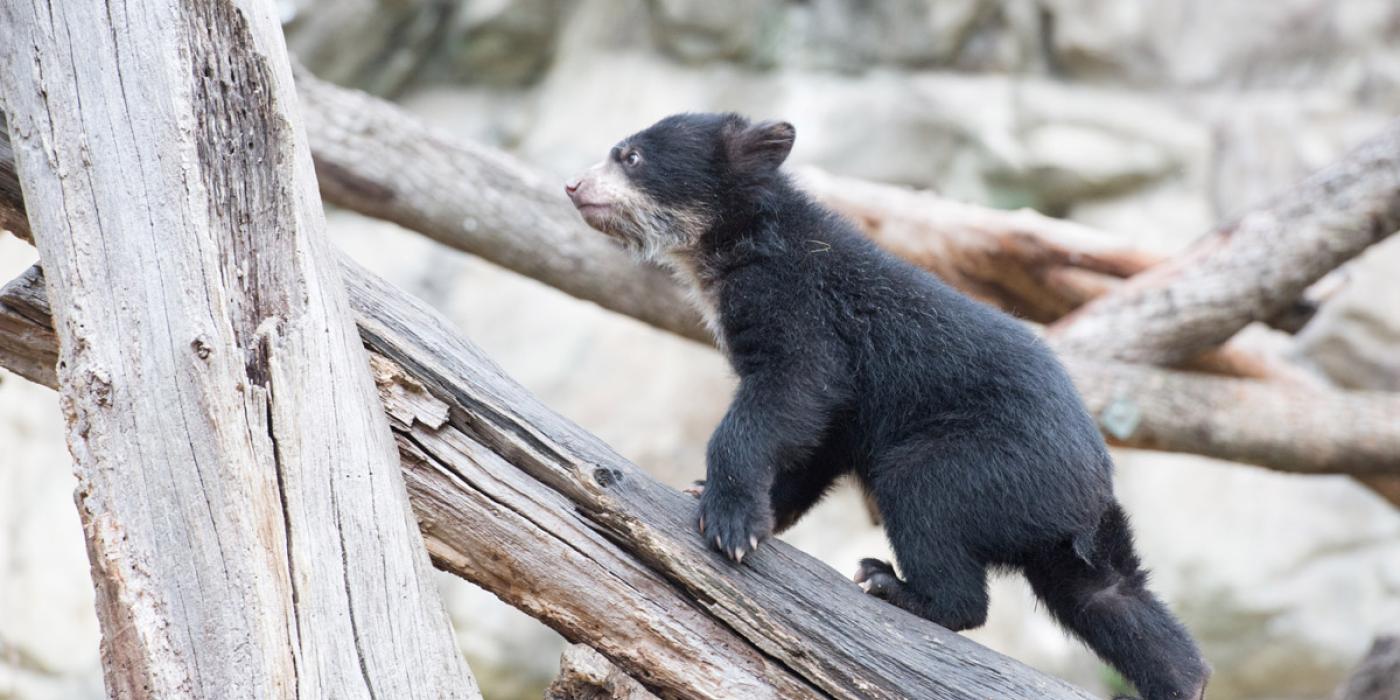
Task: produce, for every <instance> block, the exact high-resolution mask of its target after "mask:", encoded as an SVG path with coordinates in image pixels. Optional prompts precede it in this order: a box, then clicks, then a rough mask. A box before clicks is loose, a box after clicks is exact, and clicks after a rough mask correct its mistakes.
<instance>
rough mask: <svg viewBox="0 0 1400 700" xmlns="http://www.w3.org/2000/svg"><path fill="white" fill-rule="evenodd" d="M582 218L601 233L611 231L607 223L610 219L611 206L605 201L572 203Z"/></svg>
mask: <svg viewBox="0 0 1400 700" xmlns="http://www.w3.org/2000/svg"><path fill="white" fill-rule="evenodd" d="M574 208H576V209H578V213H579V215H580V216H582V217H583V220H584V221H586V222H588V225H589V226H592V227H593V228H595V229H598V230H599V231H602V232H603V233H611V232H610V231H609V230H608V229H609V228H610V227H609V226H608V223H609V222H610V221H612V218H613V216H612V212H613V206H612V205H611V204H608V203H605V202H579V203H577V204H575V205H574Z"/></svg>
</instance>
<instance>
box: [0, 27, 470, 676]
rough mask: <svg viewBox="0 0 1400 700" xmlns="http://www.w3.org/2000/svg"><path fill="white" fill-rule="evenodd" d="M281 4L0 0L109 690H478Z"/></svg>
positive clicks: (17, 151) (20, 152)
mask: <svg viewBox="0 0 1400 700" xmlns="http://www.w3.org/2000/svg"><path fill="white" fill-rule="evenodd" d="M273 10H274V8H273V5H272V3H271V2H266V1H262V0H211V1H209V2H197V3H182V2H174V1H173V0H171V1H166V2H144V3H131V4H129V5H128V4H125V3H121V2H116V3H99V2H90V1H87V0H75V1H73V2H62V3H52V4H50V3H40V2H32V3H31V2H14V3H4V4H2V5H0V26H3V27H4V30H5V36H6V40H5V42H4V43H3V44H0V88H2V89H0V92H3V103H4V110H5V112H6V114H7V116H8V119H9V122H8V128H9V133H10V136H11V141H10V143H11V144H12V145H13V148H14V156H15V162H16V164H17V165H18V168H17V170H18V175H19V179H20V180H21V181H22V182H23V184H24V192H25V195H26V197H27V201H28V203H29V204H30V205H32V207H33V210H32V211H30V212H28V216H29V224H30V226H31V227H32V234H33V239H34V241H35V242H36V243H37V246H38V248H39V254H40V258H41V260H43V262H44V264H45V270H46V271H47V273H48V279H47V283H48V292H49V293H50V294H51V295H52V299H53V300H54V302H55V303H54V304H53V312H54V313H53V317H54V325H55V329H56V337H57V339H58V341H59V348H60V349H61V352H60V355H59V358H58V361H57V372H56V374H54V375H53V376H52V378H53V379H56V381H57V383H58V386H59V388H60V390H61V394H62V397H61V398H62V406H63V411H64V415H65V418H66V421H67V425H68V446H69V449H70V451H71V452H72V454H73V458H74V470H75V473H76V476H77V492H76V501H77V505H78V509H79V513H80V515H81V518H82V521H83V525H84V531H85V533H86V534H87V538H88V539H87V544H88V554H89V559H90V562H91V565H92V575H93V581H94V584H95V586H96V589H97V612H98V620H99V623H100V625H101V629H102V635H103V636H102V658H103V668H104V675H105V681H106V685H107V692H108V694H109V695H110V696H111V697H116V698H197V697H231V698H236V697H249V698H283V697H337V698H372V697H376V696H377V697H394V698H442V697H461V698H470V697H479V693H478V692H477V690H476V687H475V683H474V681H473V680H472V678H471V675H470V673H469V672H468V670H467V669H466V667H465V664H464V663H463V662H462V660H461V658H460V655H459V654H458V653H457V650H456V645H455V643H454V639H453V636H452V633H451V629H450V626H449V624H448V620H447V616H446V614H445V611H444V610H443V608H442V603H441V601H440V600H438V598H437V592H436V589H435V588H434V586H433V583H432V579H431V576H430V573H431V571H430V569H429V561H428V558H427V555H426V552H425V549H424V547H423V545H422V539H421V537H420V535H419V532H418V529H417V527H416V523H415V522H414V520H413V514H412V511H411V510H410V508H409V504H408V500H407V497H406V493H405V490H404V483H403V480H402V476H401V473H400V471H399V470H398V469H397V468H396V465H397V452H396V450H395V445H394V442H393V437H392V433H391V432H390V430H389V428H388V425H387V422H386V421H385V419H384V416H383V414H382V412H381V410H380V406H379V404H378V402H377V400H376V398H377V397H376V393H375V389H374V384H373V382H372V381H371V379H370V376H369V373H368V371H367V369H366V359H365V357H366V356H365V352H364V350H363V348H362V346H361V344H360V342H359V339H358V336H357V335H356V330H355V326H354V323H353V319H352V317H351V313H350V309H349V306H348V301H347V298H346V294H345V290H344V285H343V281H342V279H341V271H340V268H339V266H338V264H337V254H336V252H335V251H334V250H333V249H331V248H330V246H329V243H328V242H327V240H326V237H325V234H324V230H323V229H324V221H323V217H322V212H321V205H320V202H319V198H318V196H317V192H316V185H315V177H314V171H313V167H312V163H311V157H310V152H309V150H308V149H307V147H306V145H305V142H304V137H303V135H302V130H301V123H300V116H299V114H298V108H297V99H296V94H295V91H294V89H293V86H292V81H291V77H292V76H291V70H290V66H289V65H288V62H287V58H286V49H285V47H284V46H283V43H282V36H281V29H280V27H279V25H278V22H277V18H276V16H275V13H274V11H273ZM12 194H13V193H12ZM18 211H21V210H19V209H16V208H13V207H11V208H9V209H6V210H5V213H4V214H3V216H5V217H6V218H7V221H6V225H7V226H9V225H11V224H12V223H13V222H12V221H9V220H8V219H9V218H10V217H12V216H14V215H16V213H17V212H18ZM7 308H11V309H12V308H13V307H7ZM53 338H54V336H45V335H43V334H42V333H40V334H39V335H38V336H35V337H32V338H30V339H31V340H34V339H39V340H45V341H49V340H52V339H53ZM51 367H54V365H53V364H52V363H49V364H47V365H44V364H42V363H36V360H35V358H30V360H29V361H27V362H26V366H25V368H24V369H22V371H26V372H31V373H40V374H46V373H47V369H48V368H51ZM410 659H411V663H410Z"/></svg>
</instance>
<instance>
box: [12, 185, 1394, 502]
mask: <svg viewBox="0 0 1400 700" xmlns="http://www.w3.org/2000/svg"><path fill="white" fill-rule="evenodd" d="M4 166H5V163H4V162H3V161H0V192H4V191H5V188H4V178H3V175H4V171H5V168H4ZM324 186H325V185H324V181H323V187H324ZM6 206H8V207H9V208H10V209H11V210H14V211H19V212H23V211H24V205H23V202H0V209H3V208H4V207H6ZM17 226H18V227H19V229H21V230H23V229H24V226H23V224H22V222H21V223H20V224H17ZM614 252H615V251H614ZM543 257H547V255H543ZM628 264H631V263H630V261H628ZM579 274H580V275H584V274H586V273H584V272H580V273H579ZM618 274H626V273H624V272H621V271H620V270H619V272H618ZM604 289H605V288H602V287H600V288H599V290H604ZM600 293H604V292H603V291H600ZM606 293H611V292H606ZM675 303H678V304H685V303H686V302H684V301H680V300H677V301H676V302H675ZM676 318H679V316H677V317H676ZM643 320H645V319H643ZM3 342H4V340H3V339H0V343H3ZM11 361H12V362H15V363H18V362H22V361H23V359H22V358H15V359H13V360H11ZM1070 364H1071V365H1072V366H1073V367H1074V368H1075V376H1076V381H1077V384H1078V386H1079V387H1080V391H1081V393H1083V394H1084V397H1085V400H1086V402H1087V403H1088V404H1089V406H1090V407H1091V409H1093V410H1094V411H1095V414H1096V415H1099V416H1100V422H1101V424H1103V427H1104V431H1105V434H1107V435H1109V436H1110V437H1111V438H1112V439H1113V440H1114V441H1115V442H1117V443H1118V444H1121V445H1125V446H1133V447H1141V448H1146V449H1157V450H1163V451H1168V452H1184V453H1188V454H1200V455H1204V456H1207V457H1215V458H1218V459H1226V460H1236V461H1246V462H1249V463H1252V464H1258V465H1260V466H1265V467H1270V468H1275V469H1280V470H1284V471H1307V472H1344V473H1349V474H1356V475H1367V474H1373V475H1374V474H1387V475H1388V474H1389V473H1400V454H1395V455H1392V456H1391V457H1390V458H1388V459H1385V460H1382V461H1381V462H1375V461H1374V460H1372V459H1371V456H1372V455H1375V454H1378V453H1377V451H1376V449H1373V448H1366V447H1364V445H1367V444H1373V443H1374V444H1379V445H1387V444H1393V440H1395V439H1396V438H1395V437H1394V435H1393V433H1394V432H1395V431H1400V421H1393V422H1394V423H1395V425H1396V426H1397V427H1395V428H1393V429H1391V428H1387V427H1386V421H1387V420H1389V417H1390V416H1394V415H1396V414H1395V413H1394V411H1395V407H1394V406H1393V405H1392V404H1391V403H1390V402H1389V401H1388V400H1386V397H1385V396H1384V395H1375V394H1372V393H1368V392H1339V391H1336V390H1333V389H1330V388H1326V387H1318V386H1311V385H1307V384H1300V383H1295V384H1296V385H1295V386H1280V387H1274V388H1271V387H1268V386H1264V385H1260V384H1257V383H1250V384H1242V385H1236V384H1233V383H1230V382H1223V383H1214V379H1216V378H1215V377H1210V376H1206V377H1200V376H1197V375H1195V374H1193V373H1189V372H1173V371H1167V370H1155V369H1151V368H1147V367H1130V366H1127V365H1121V366H1120V365H1112V364H1110V365H1106V366H1105V367H1104V369H1103V370H1102V371H1098V370H1096V369H1095V368H1094V364H1093V363H1086V362H1076V361H1074V358H1071V359H1070ZM1197 380H1200V381H1197ZM1125 382H1126V383H1125ZM1124 386H1132V387H1135V388H1134V389H1133V392H1130V393H1127V394H1125V389H1124V388H1123V387H1124ZM1241 386H1242V387H1246V390H1241V389H1239V388H1238V387H1241ZM1110 390H1111V391H1110ZM1145 392H1164V394H1163V395H1162V396H1160V397H1153V396H1149V395H1147V394H1146V393H1145ZM1125 395H1126V396H1129V397H1130V398H1131V399H1132V400H1133V401H1135V402H1137V403H1138V404H1139V408H1138V409H1136V410H1134V411H1133V412H1132V413H1131V417H1132V419H1131V420H1130V421H1129V422H1130V423H1131V426H1132V430H1130V431H1129V430H1127V429H1126V428H1124V427H1123V426H1124V425H1126V423H1124V422H1122V421H1121V420H1119V421H1117V422H1115V418H1114V417H1115V416H1117V415H1118V414H1119V413H1121V410H1118V409H1123V408H1125V404H1124V403H1123V402H1122V401H1121V400H1120V399H1121V397H1123V396H1125ZM1246 398H1248V399H1249V400H1250V401H1255V400H1258V401H1264V402H1267V403H1268V404H1269V405H1270V406H1271V407H1272V409H1269V410H1273V411H1276V412H1277V413H1278V415H1279V416H1281V417H1286V418H1287V420H1283V421H1282V422H1278V423H1276V424H1273V425H1270V426H1257V425H1256V426H1255V427H1254V428H1249V427H1247V426H1249V425H1250V424H1251V423H1257V420H1256V419H1257V417H1258V415H1259V413H1258V411H1259V410H1260V409H1259V407H1258V406H1256V405H1253V404H1251V403H1247V402H1244V399H1246ZM1197 401H1199V402H1203V404H1202V405H1206V406H1210V407H1211V414H1210V415H1211V417H1212V420H1215V421H1219V422H1220V423H1219V425H1216V426H1215V427H1212V426H1211V425H1206V424H1204V423H1201V422H1199V421H1191V420H1189V419H1188V417H1186V416H1181V415H1177V407H1188V406H1193V405H1196V404H1193V403H1192V402H1197ZM1312 401H1322V402H1323V403H1324V404H1327V405H1335V406H1338V407H1347V408H1343V409H1341V410H1340V412H1339V413H1338V414H1337V415H1347V416H1352V415H1355V416H1358V419H1357V420H1355V421H1338V420H1330V419H1328V418H1327V417H1326V416H1324V415H1322V414H1321V413H1319V412H1317V411H1311V410H1309V409H1308V406H1309V405H1310V403H1309V402H1312ZM1353 401H1355V402H1356V405H1355V406H1351V402H1353ZM1110 405H1113V406H1115V407H1116V409H1115V413H1111V414H1110V415H1109V416H1108V418H1104V416H1103V414H1102V411H1103V410H1104V409H1105V408H1106V407H1108V406H1110ZM1188 413H1189V412H1188ZM1110 424H1112V425H1113V426H1115V427H1109V426H1110ZM1212 425H1214V424H1212ZM1203 432H1209V433H1211V434H1214V435H1215V436H1216V437H1215V438H1213V439H1209V440H1204V439H1202V434H1203ZM1227 435H1238V436H1241V437H1246V436H1247V437H1248V438H1249V443H1248V445H1243V444H1242V445H1232V444H1230V443H1229V442H1228V441H1227V440H1226V439H1225V438H1224V436H1227ZM1348 440H1356V441H1357V444H1358V445H1359V446H1358V447H1357V448H1355V449H1354V450H1348V449H1346V448H1345V446H1346V444H1347V441H1348ZM1377 441H1379V442H1377ZM1324 452H1325V453H1327V454H1331V455H1332V457H1331V458H1329V459H1328V460H1327V461H1326V462H1325V463H1320V464H1318V465H1316V466H1314V467H1309V466H1308V460H1309V459H1312V458H1315V457H1316V455H1318V454H1322V453H1324ZM1381 454H1382V456H1384V455H1383V453H1381ZM1363 478H1366V479H1369V480H1371V481H1368V485H1371V486H1372V487H1373V488H1376V489H1377V490H1378V491H1381V492H1382V493H1383V495H1385V496H1386V497H1387V498H1389V499H1390V500H1391V501H1392V502H1396V503H1400V488H1396V486H1395V485H1384V484H1379V483H1372V482H1373V481H1374V480H1375V479H1381V478H1383V477H1380V476H1373V477H1363ZM1385 478H1389V477H1388V476H1387V477H1385Z"/></svg>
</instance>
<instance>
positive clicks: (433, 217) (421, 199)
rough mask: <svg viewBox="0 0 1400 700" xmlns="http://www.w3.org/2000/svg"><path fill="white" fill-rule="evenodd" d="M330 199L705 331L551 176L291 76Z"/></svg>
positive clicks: (676, 294) (572, 289)
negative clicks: (586, 218) (590, 222)
mask: <svg viewBox="0 0 1400 700" xmlns="http://www.w3.org/2000/svg"><path fill="white" fill-rule="evenodd" d="M297 86H298V89H299V90H300V94H301V99H302V103H303V105H304V106H305V109H306V120H307V130H308V134H309V136H310V139H311V148H312V152H313V153H315V156H316V172H317V176H318V178H319V180H320V185H321V194H322V196H323V197H325V200H326V201H327V202H330V203H333V204H337V205H340V206H342V207H345V208H347V209H351V210H353V211H357V212H360V213H361V214H365V215H367V216H372V217H375V218H378V219H384V220H386V221H392V222H394V223H397V224H399V225H401V226H404V227H406V228H409V229H412V230H414V231H418V232H419V233H422V234H424V235H426V236H428V237H429V238H432V239H434V240H436V241H438V242H440V243H443V244H445V245H448V246H450V247H453V248H456V249H458V250H464V251H466V252H468V253H471V254H473V255H476V256H479V257H481V258H484V259H486V260H489V261H491V262H493V263H496V264H497V265H500V266H502V267H505V268H507V269H510V270H514V271H515V272H519V273H520V274H523V275H526V276H527V277H533V278H534V279H537V280H539V281H541V282H544V283H545V284H548V285H550V286H552V287H555V288H557V289H560V290H562V291H564V292H567V293H569V294H572V295H573V296H576V297H578V298H580V299H585V300H588V301H592V302H594V303H596V304H598V305H600V306H602V307H604V308H607V309H611V310H613V311H616V312H618V313H621V314H626V315H628V316H632V317H634V318H637V319H641V320H642V321H644V322H646V323H649V324H651V325H653V326H656V327H658V328H661V329H664V330H667V331H671V332H673V333H677V334H679V335H682V336H685V337H687V338H691V339H694V340H699V341H701V342H704V343H709V342H711V340H712V338H711V336H710V334H709V331H707V330H705V328H704V324H703V323H702V322H701V320H700V317H699V315H698V314H697V313H696V312H695V310H694V309H692V308H691V306H690V305H689V304H687V303H686V301H685V295H684V292H683V291H682V290H681V289H680V288H679V287H678V286H677V285H676V283H675V282H674V281H673V280H672V279H671V277H670V275H669V274H668V273H666V272H664V271H662V270H661V269H659V268H655V267H646V266H641V265H638V264H637V263H636V262H635V261H634V260H632V258H631V257H630V256H629V255H628V254H627V253H626V252H625V251H623V250H622V249H621V248H620V247H618V246H616V245H614V244H613V243H611V242H609V241H608V240H607V239H606V237H603V236H600V235H598V234H597V233H595V232H593V231H591V230H590V229H588V227H587V226H585V225H584V223H583V221H582V220H581V219H580V218H579V216H578V213H577V212H575V211H574V208H573V206H572V205H571V204H569V202H568V200H567V199H565V198H564V196H563V194H562V193H563V184H562V183H560V182H554V181H552V180H550V179H549V178H547V177H544V176H541V175H540V174H539V173H537V172H536V171H534V170H533V169H531V168H529V167H528V166H526V165H525V164H523V163H521V162H519V161H518V160H516V159H515V158H513V157H511V156H509V155H507V154H505V153H502V152H500V151H497V150H495V149H491V148H486V147H482V146H477V145H474V144H470V143H464V142H462V141H460V140H458V139H454V138H452V137H451V136H449V135H447V134H444V133H442V132H441V131H440V130H438V129H434V128H432V127H429V126H428V125H426V124H424V123H423V122H422V121H421V120H419V119H418V118H417V117H415V116H413V115H411V114H408V113H407V112H406V111H404V110H403V109H401V108H399V107H397V106H395V105H393V104H390V103H388V102H385V101H384V100H380V99H378V98H375V97H372V96H370V95H366V94H364V93H362V92H359V91H356V90H347V89H345V88H340V87H336V86H335V85H331V84H330V83H326V82H323V81H321V80H317V79H316V78H315V77H314V76H311V75H310V74H308V73H306V72H305V71H302V72H300V73H299V74H298V76H297Z"/></svg>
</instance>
